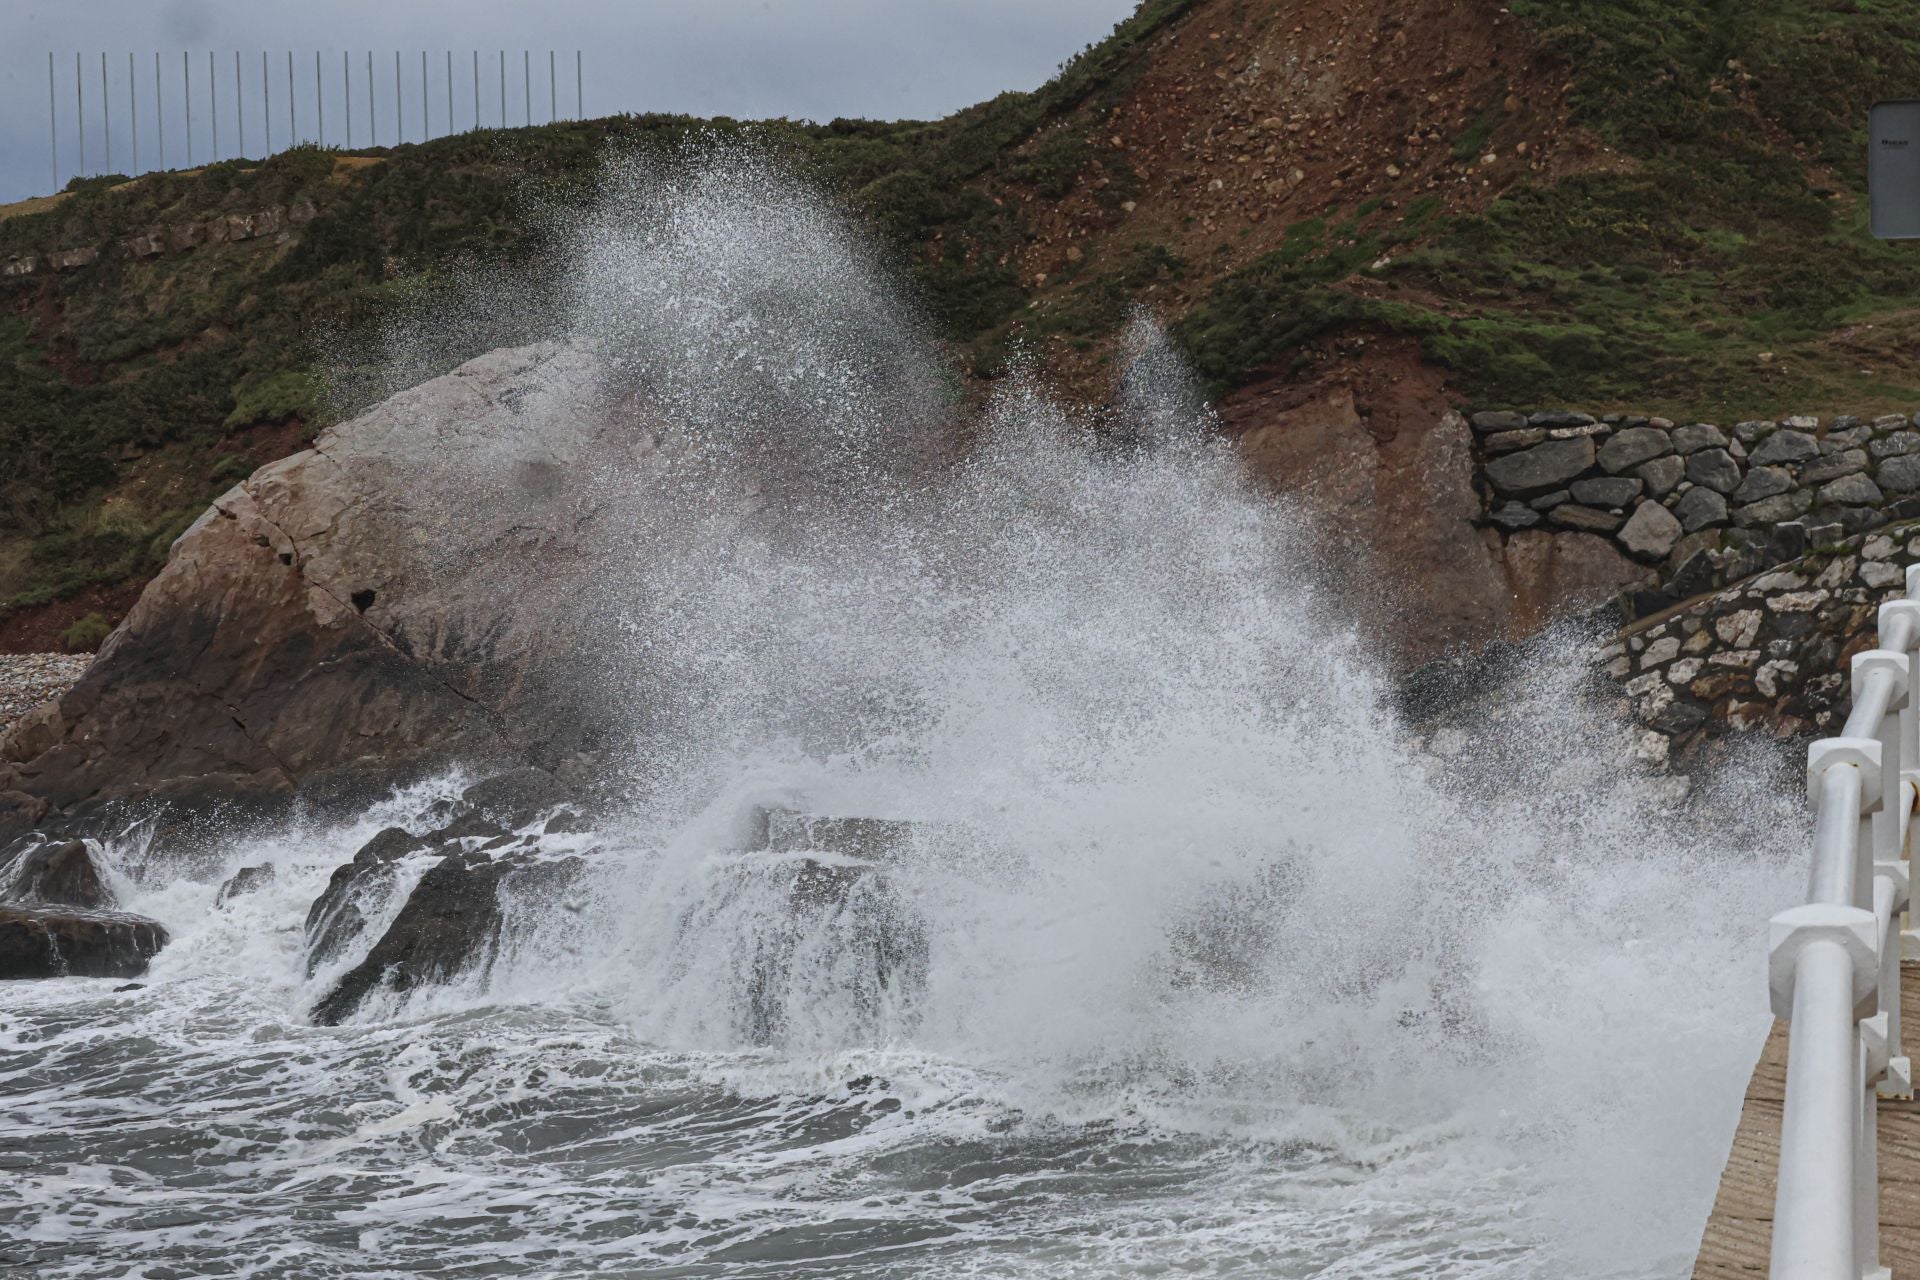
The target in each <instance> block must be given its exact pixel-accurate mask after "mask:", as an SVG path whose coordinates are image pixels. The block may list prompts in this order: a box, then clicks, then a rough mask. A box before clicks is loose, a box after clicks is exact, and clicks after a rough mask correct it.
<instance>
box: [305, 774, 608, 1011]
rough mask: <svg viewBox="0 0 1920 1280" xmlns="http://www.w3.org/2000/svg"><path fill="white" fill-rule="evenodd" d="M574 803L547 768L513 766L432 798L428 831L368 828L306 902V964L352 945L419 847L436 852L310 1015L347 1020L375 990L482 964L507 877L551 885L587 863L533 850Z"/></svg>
mask: <svg viewBox="0 0 1920 1280" xmlns="http://www.w3.org/2000/svg"><path fill="white" fill-rule="evenodd" d="M572 807H573V806H572V798H571V796H570V795H569V794H568V792H567V791H566V789H565V788H564V787H563V786H562V785H561V784H560V783H559V781H558V780H557V779H555V778H554V777H553V776H552V775H551V774H547V773H544V772H542V771H540V770H537V769H517V770H513V771H511V772H508V773H505V774H501V775H498V776H496V777H493V778H489V779H487V780H485V781H483V782H479V783H476V784H474V785H473V786H470V787H468V788H467V789H466V790H465V791H463V792H462V793H461V794H460V797H459V799H458V800H456V801H453V802H451V803H448V804H445V805H442V806H439V807H437V808H436V809H435V810H434V811H432V812H433V814H434V816H437V817H438V818H439V819H440V820H441V823H442V825H440V826H439V827H437V828H435V829H434V830H432V831H429V832H427V833H425V834H422V835H414V834H412V833H410V832H408V831H406V830H403V829H402V828H399V827H390V828H388V829H387V830H385V831H382V832H380V833H379V834H378V835H376V836H374V837H373V839H371V840H369V841H368V842H367V843H366V845H365V846H363V847H362V848H361V849H360V850H359V852H357V853H356V854H355V855H354V857H353V860H352V861H351V862H349V863H346V864H345V865H343V866H341V867H340V868H338V869H337V870H335V872H334V873H333V876H332V878H331V879H330V880H329V881H328V883H327V887H326V889H325V890H324V891H323V892H322V893H321V895H320V897H319V898H317V899H315V900H314V903H313V906H312V908H311V909H310V910H309V911H308V913H307V972H308V973H309V974H310V975H311V974H313V973H314V972H316V971H317V970H319V969H320V968H321V967H322V966H324V965H326V964H329V963H332V962H334V961H336V960H338V959H339V958H340V957H341V956H343V955H345V954H347V953H348V952H349V951H350V949H351V948H352V947H353V946H355V945H356V944H357V943H358V942H359V941H360V939H361V938H362V936H363V935H364V934H365V933H366V930H367V928H368V923H369V921H370V919H371V918H372V917H373V916H374V915H376V914H379V913H383V912H384V911H386V910H388V909H389V908H390V907H391V904H392V900H393V896H394V895H395V894H396V893H397V892H398V891H399V888H400V884H401V876H400V868H401V867H402V865H403V864H405V863H406V862H407V861H408V860H409V859H412V858H416V857H420V858H432V859H434V862H433V865H432V866H431V867H429V868H428V869H427V871H426V873H425V874H424V875H422V876H421V877H420V879H419V880H418V881H417V882H416V883H414V884H413V886H412V887H411V889H409V890H408V892H407V896H406V900H405V901H404V902H403V903H402V904H401V906H400V909H399V911H398V912H397V913H396V914H395V915H394V916H393V919H392V922H391V923H390V924H389V925H388V926H387V928H386V930H385V931H384V932H383V933H382V934H381V936H380V937H379V938H378V939H377V940H375V942H374V943H373V945H372V947H371V948H370V949H369V950H368V951H367V953H366V955H365V956H363V957H362V958H361V959H360V961H359V962H358V963H356V964H354V965H353V966H351V967H350V968H349V969H348V970H347V971H346V972H345V973H343V974H342V975H341V976H340V977H339V978H338V979H336V980H335V981H334V982H333V984H332V986H331V987H330V989H329V990H328V991H327V993H326V995H324V996H322V997H321V998H320V1000H319V1001H318V1002H317V1003H316V1004H315V1006H314V1010H313V1016H314V1018H315V1020H316V1021H319V1022H322V1023H326V1024H333V1023H337V1022H341V1021H343V1020H345V1019H346V1018H348V1017H351V1016H352V1015H353V1014H354V1012H355V1011H357V1010H358V1009H359V1008H360V1006H361V1005H362V1004H363V1003H365V1001H366V1000H367V998H368V997H369V996H370V995H372V994H374V993H375V992H376V991H391V992H395V993H401V992H406V991H409V990H412V989H413V988H414V987H416V986H419V985H422V984H426V983H433V982H444V981H445V980H447V979H448V978H450V977H453V976H454V975H456V974H459V973H463V972H466V971H468V970H471V969H476V968H484V967H485V966H486V965H487V964H488V963H489V962H490V961H491V959H492V957H493V954H494V951H495V949H496V948H497V947H498V945H499V939H500V928H501V922H502V919H503V914H502V906H501V901H500V890H501V887H502V885H503V884H505V883H506V882H507V881H508V880H509V879H510V878H511V879H512V880H513V881H514V883H515V887H516V888H517V889H518V890H520V891H522V892H526V893H539V892H546V893H555V892H558V891H560V890H562V889H563V888H564V887H565V885H566V884H568V883H569V882H570V881H571V880H572V878H573V877H574V876H576V875H577V874H578V873H579V871H580V869H581V867H582V866H583V865H584V863H583V862H582V860H581V859H580V858H578V857H572V856H569V857H559V858H556V857H547V856H543V855H542V854H541V853H540V852H539V851H538V843H539V841H538V837H539V835H541V834H545V833H547V832H549V831H557V830H562V829H565V827H566V826H567V821H566V819H567V814H568V812H569V811H570V810H571V809H572ZM522 833H525V834H522Z"/></svg>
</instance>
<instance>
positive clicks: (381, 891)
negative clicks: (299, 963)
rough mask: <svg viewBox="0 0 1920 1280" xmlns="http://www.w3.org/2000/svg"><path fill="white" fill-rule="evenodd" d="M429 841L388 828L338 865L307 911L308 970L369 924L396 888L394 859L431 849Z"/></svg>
mask: <svg viewBox="0 0 1920 1280" xmlns="http://www.w3.org/2000/svg"><path fill="white" fill-rule="evenodd" d="M427 847H428V845H427V842H426V841H425V840H423V839H421V838H420V837H419V836H416V835H413V834H412V833H411V832H408V831H404V830H402V829H401V828H399V827H388V828H387V829H386V830H385V831H382V832H380V833H379V834H378V835H376V836H374V837H373V839H371V840H369V841H367V843H366V844H364V845H362V846H361V847H360V849H359V851H358V852H356V853H355V854H354V855H353V860H352V861H351V862H347V863H345V864H343V865H341V866H339V867H336V868H334V872H333V875H332V876H331V877H330V878H329V879H328V881H327V887H326V888H325V889H323V890H321V892H320V896H319V897H318V898H315V899H314V900H313V905H312V906H311V907H310V908H308V910H307V925H306V931H307V972H308V973H309V974H312V973H313V972H314V971H315V970H316V969H318V968H319V967H320V966H321V965H323V964H325V963H326V962H328V961H329V960H332V959H335V958H336V957H338V956H339V955H341V954H342V953H343V952H344V951H345V950H346V949H347V947H348V946H349V945H351V944H352V943H353V941H354V940H355V939H356V938H358V937H359V936H360V935H361V934H362V933H363V932H365V930H366V927H367V919H366V917H367V911H368V910H369V909H372V908H373V907H374V905H375V904H376V903H377V902H379V901H384V898H385V895H386V894H387V893H388V892H390V891H391V890H392V888H393V882H394V875H393V864H394V863H396V862H398V861H399V860H400V859H402V858H404V857H406V856H407V855H408V854H410V853H416V852H418V851H420V850H422V849H425V848H427Z"/></svg>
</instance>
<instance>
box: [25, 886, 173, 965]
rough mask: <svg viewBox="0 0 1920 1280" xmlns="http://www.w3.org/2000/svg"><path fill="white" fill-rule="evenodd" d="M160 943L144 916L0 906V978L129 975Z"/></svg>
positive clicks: (158, 930) (162, 938)
mask: <svg viewBox="0 0 1920 1280" xmlns="http://www.w3.org/2000/svg"><path fill="white" fill-rule="evenodd" d="M166 944H167V931H166V929H164V928H163V927H161V925H160V924H159V923H157V922H156V921H153V920H148V919H147V918H145V917H144V916H135V915H127V914H124V913H122V912H118V911H76V910H72V909H69V908H65V907H29V906H19V905H4V904H0V979H15V978H131V977H135V976H137V975H139V974H142V973H145V972H146V971H147V961H148V960H149V959H150V958H151V957H152V956H153V955H154V954H155V953H157V952H158V951H159V950H160V948H162V947H164V946H165V945H166Z"/></svg>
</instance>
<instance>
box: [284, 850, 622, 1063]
mask: <svg viewBox="0 0 1920 1280" xmlns="http://www.w3.org/2000/svg"><path fill="white" fill-rule="evenodd" d="M582 866H584V862H583V860H581V859H579V858H562V859H548V860H536V859H535V858H533V857H531V856H529V855H526V854H501V855H494V854H488V853H483V852H480V851H477V850H476V851H471V852H460V853H454V854H450V855H448V856H447V857H445V858H443V859H441V860H440V861H439V862H437V863H435V864H434V865H433V866H432V867H430V868H428V870H427V873H426V874H425V875H424V876H422V877H421V878H420V882H419V883H418V884H416V885H415V886H414V888H413V892H411V893H410V894H408V895H407V901H406V903H405V905H403V906H402V907H401V908H400V912H399V914H398V915H396V916H395V917H394V920H393V923H392V924H391V925H389V926H388V927H387V931H386V932H385V933H384V934H383V935H382V936H381V938H380V940H379V941H378V942H376V943H374V945H373V948H372V950H370V951H369V952H368V953H367V955H366V958H365V959H363V960H361V962H360V963H359V964H357V965H355V966H354V967H353V968H351V969H349V970H348V971H347V972H346V973H345V974H343V975H342V976H341V977H340V979H339V981H338V982H336V983H335V984H334V986H333V989H332V990H331V991H329V992H328V993H327V994H326V995H325V996H323V997H322V998H321V999H320V1001H319V1002H318V1003H317V1004H315V1005H314V1009H313V1019H314V1021H315V1022H318V1023H320V1024H322V1025H325V1026H332V1025H335V1024H337V1023H340V1022H342V1021H344V1020H346V1019H347V1018H349V1017H352V1016H353V1014H354V1013H355V1012H356V1011H357V1010H358V1009H359V1008H360V1006H361V1005H362V1004H363V1003H365V1001H366V999H367V997H368V996H370V995H372V994H374V993H375V992H377V991H391V992H406V991H411V990H413V989H414V988H416V987H419V986H423V985H427V984H431V983H443V982H446V981H448V980H449V979H451V978H454V977H457V976H458V975H460V974H462V973H465V972H467V971H469V970H471V969H475V968H482V967H484V966H486V965H488V964H490V963H491V962H492V960H493V957H494V955H495V953H496V952H497V951H498V949H499V945H500V931H501V926H502V924H503V922H504V919H505V913H504V910H503V908H502V906H501V902H500V888H501V885H502V884H503V883H504V882H505V881H506V880H507V879H508V877H509V876H512V875H524V876H527V877H529V878H530V879H532V880H533V882H534V883H533V885H532V886H531V888H533V889H534V890H535V891H542V892H546V893H554V892H556V891H557V890H558V887H559V886H560V885H561V884H563V883H565V882H567V881H570V880H571V879H572V877H574V876H575V875H577V874H578V872H579V871H580V869H581V868H582Z"/></svg>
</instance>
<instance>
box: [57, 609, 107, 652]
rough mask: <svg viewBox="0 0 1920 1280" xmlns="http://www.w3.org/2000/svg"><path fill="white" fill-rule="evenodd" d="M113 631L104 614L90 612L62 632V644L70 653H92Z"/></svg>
mask: <svg viewBox="0 0 1920 1280" xmlns="http://www.w3.org/2000/svg"><path fill="white" fill-rule="evenodd" d="M112 633H113V624H112V623H110V622H108V621H107V619H106V616H105V615H104V614H99V613H89V614H87V615H86V616H85V617H83V618H81V619H80V620H79V621H77V622H75V623H74V624H73V625H72V626H70V627H68V628H67V629H66V630H65V631H62V632H61V633H60V644H61V646H62V647H63V648H65V649H66V651H67V652H68V653H91V652H93V651H94V650H95V649H98V648H99V647H100V642H101V641H103V640H105V639H106V638H107V637H108V636H109V635H111V634H112Z"/></svg>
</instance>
